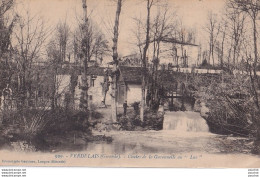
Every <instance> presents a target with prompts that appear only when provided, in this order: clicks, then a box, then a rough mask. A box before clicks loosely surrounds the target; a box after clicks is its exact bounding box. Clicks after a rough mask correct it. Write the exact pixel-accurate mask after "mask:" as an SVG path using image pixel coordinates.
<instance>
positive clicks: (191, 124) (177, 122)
mask: <svg viewBox="0 0 260 177" xmlns="http://www.w3.org/2000/svg"><path fill="white" fill-rule="evenodd" d="M163 130H174V131H178V132H209V127H208V125H207V122H206V121H205V120H204V119H203V118H202V117H201V116H200V113H197V112H192V111H186V112H180V111H178V112H166V113H165V115H164V122H163Z"/></svg>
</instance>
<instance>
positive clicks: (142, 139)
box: [87, 112, 260, 167]
mask: <svg viewBox="0 0 260 177" xmlns="http://www.w3.org/2000/svg"><path fill="white" fill-rule="evenodd" d="M163 127H164V128H163V130H162V131H110V132H105V133H104V132H102V133H100V132H94V134H96V135H100V134H104V135H106V136H112V138H113V142H112V143H111V144H103V143H101V144H94V143H93V144H91V143H90V144H88V146H87V151H88V152H95V153H100V154H121V155H124V156H129V154H130V155H133V156H134V155H140V154H153V155H154V154H157V155H158V154H159V155H181V156H185V157H188V158H192V156H196V157H195V158H201V160H202V161H197V163H198V166H200V164H203V166H210V167H211V166H213V167H215V162H218V164H229V165H227V166H230V164H236V163H242V164H240V165H242V166H243V163H244V162H245V160H247V159H248V160H249V159H250V161H251V162H252V163H253V162H255V161H257V162H259V160H260V158H259V156H256V155H253V154H251V153H250V151H251V148H252V145H253V142H252V140H249V139H248V138H242V137H233V136H224V135H216V134H213V133H210V132H209V128H208V125H207V124H206V121H205V120H204V119H203V118H202V117H201V116H200V114H199V113H196V112H166V114H165V118H164V125H163ZM202 156H203V158H204V160H203V158H202ZM209 159H213V161H209ZM235 159H239V160H235ZM241 159H244V160H242V161H241ZM234 160H235V161H234ZM210 164H211V165H210ZM231 166H232V165H231ZM237 166H239V165H237Z"/></svg>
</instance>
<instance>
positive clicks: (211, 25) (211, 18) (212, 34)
mask: <svg viewBox="0 0 260 177" xmlns="http://www.w3.org/2000/svg"><path fill="white" fill-rule="evenodd" d="M218 24H219V23H218V22H217V18H216V15H215V14H213V12H212V11H210V12H209V13H208V24H207V26H206V31H207V32H208V34H209V56H208V57H209V59H208V63H210V62H211V59H212V64H213V66H214V65H215V58H214V48H215V44H216V40H217V38H218V35H219V29H220V25H218Z"/></svg>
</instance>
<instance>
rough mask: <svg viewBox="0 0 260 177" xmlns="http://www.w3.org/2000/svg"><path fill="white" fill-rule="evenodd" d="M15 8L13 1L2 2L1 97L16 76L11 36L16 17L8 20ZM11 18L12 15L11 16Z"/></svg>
mask: <svg viewBox="0 0 260 177" xmlns="http://www.w3.org/2000/svg"><path fill="white" fill-rule="evenodd" d="M13 6H14V1H13V0H5V1H4V0H0V95H1V93H2V89H4V88H5V87H6V85H7V84H10V82H11V78H12V75H13V74H14V69H13V67H14V66H13V64H12V61H11V60H10V58H11V43H12V41H11V36H12V33H13V28H14V25H15V22H16V16H14V17H13V18H8V16H9V14H10V11H11V9H12V8H13ZM10 16H11V15H10Z"/></svg>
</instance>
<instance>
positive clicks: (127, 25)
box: [17, 0, 225, 55]
mask: <svg viewBox="0 0 260 177" xmlns="http://www.w3.org/2000/svg"><path fill="white" fill-rule="evenodd" d="M168 3H169V6H170V7H171V9H173V10H172V11H174V10H176V9H177V13H176V15H177V16H178V17H179V18H181V19H182V23H183V24H184V26H187V27H188V28H196V29H197V32H198V39H199V40H203V39H202V38H205V34H204V31H203V27H204V26H205V23H206V20H207V14H208V11H209V10H212V11H213V12H218V11H221V9H223V7H224V5H225V1H224V0H168ZM87 4H88V16H89V17H90V18H91V19H92V20H93V21H95V23H97V24H98V25H99V26H100V28H101V29H102V31H103V32H104V33H105V34H106V36H107V39H108V40H110V41H112V40H111V39H112V37H113V33H112V29H113V25H114V18H115V12H116V2H115V1H114V0H87ZM145 5H146V4H145V3H144V0H124V3H123V7H122V11H121V16H120V34H119V42H118V51H119V53H120V54H121V55H128V54H131V53H132V52H133V51H134V45H133V33H132V30H133V26H134V25H133V18H136V17H142V18H145V17H146V9H145ZM25 9H29V10H30V12H31V13H32V14H38V15H40V16H42V17H43V19H44V20H45V21H46V22H47V24H48V26H49V28H54V27H55V26H56V24H57V23H58V22H59V21H65V20H66V21H67V23H68V24H69V26H70V27H71V28H72V29H73V28H75V27H76V26H77V24H78V20H80V16H81V15H82V14H83V11H82V0H20V1H18V5H17V11H19V12H21V13H23V12H24V11H25Z"/></svg>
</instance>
